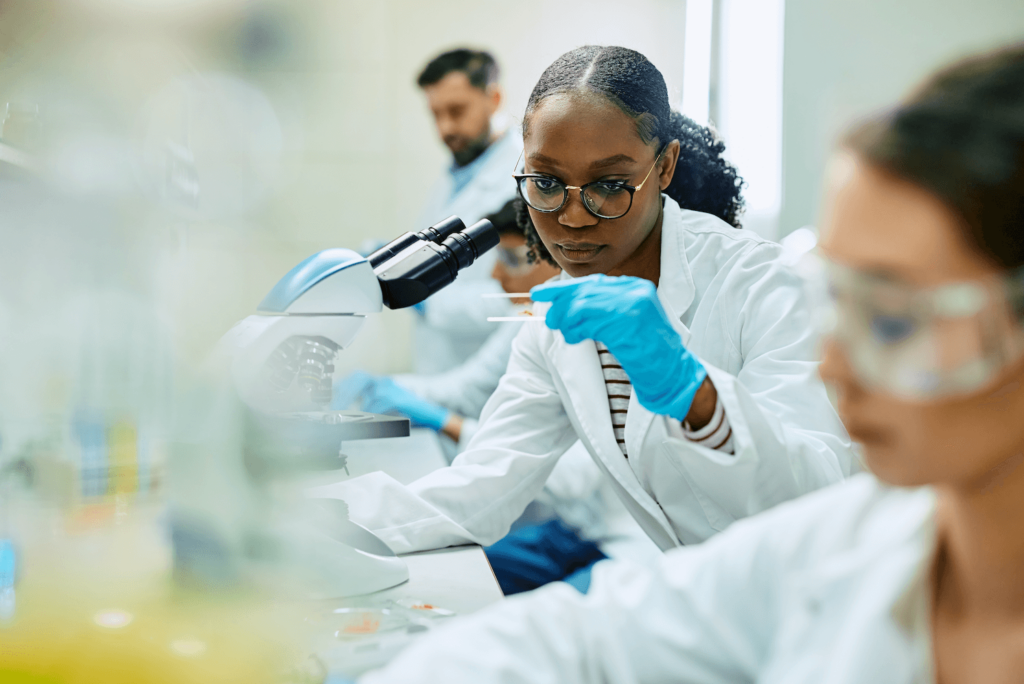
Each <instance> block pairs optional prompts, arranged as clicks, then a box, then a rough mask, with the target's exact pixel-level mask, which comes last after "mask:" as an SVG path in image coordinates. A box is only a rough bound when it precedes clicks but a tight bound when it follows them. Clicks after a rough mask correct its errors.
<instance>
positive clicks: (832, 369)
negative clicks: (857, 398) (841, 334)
mask: <svg viewBox="0 0 1024 684" xmlns="http://www.w3.org/2000/svg"><path fill="white" fill-rule="evenodd" d="M818 374H819V375H820V376H821V379H822V381H823V382H825V383H826V384H829V385H832V386H833V387H835V388H836V390H837V391H841V390H843V389H845V388H847V387H850V386H851V385H854V384H855V383H856V377H855V376H854V374H853V369H852V368H851V367H850V360H849V359H848V358H847V357H846V352H845V350H844V349H843V348H842V346H841V345H840V344H839V343H838V342H837V341H836V339H835V338H834V337H832V336H831V335H830V336H828V337H826V338H824V340H822V344H821V363H820V364H819V365H818Z"/></svg>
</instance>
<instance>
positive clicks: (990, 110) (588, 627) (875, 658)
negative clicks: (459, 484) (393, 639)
mask: <svg viewBox="0 0 1024 684" xmlns="http://www.w3.org/2000/svg"><path fill="white" fill-rule="evenodd" d="M822 228H823V230H822V233H823V240H822V245H821V251H822V253H823V254H824V255H825V257H826V258H827V260H828V261H829V262H830V265H828V266H827V267H826V268H825V282H826V283H827V288H828V289H827V290H826V291H825V292H824V298H825V299H827V301H829V302H830V304H829V305H828V306H826V307H824V308H825V309H827V310H830V311H831V314H832V315H833V317H832V325H831V333H830V337H829V338H828V339H826V341H825V344H824V358H823V361H822V365H821V373H822V375H823V377H824V378H825V379H826V381H827V382H829V383H831V384H832V385H833V386H834V387H835V390H836V395H837V398H838V405H839V412H840V415H841V417H842V419H843V421H844V423H845V424H846V426H847V427H848V429H849V431H850V434H851V435H852V436H853V437H854V438H855V439H856V440H857V441H858V442H860V444H861V445H862V446H863V456H864V460H865V462H866V464H867V466H868V467H869V468H870V470H871V472H870V473H863V474H860V475H856V476H854V477H853V478H850V480H848V481H847V482H845V483H842V484H839V485H836V486H834V487H830V488H827V489H824V490H822V491H820V492H816V493H813V494H809V495H807V496H805V497H802V498H800V499H798V500H796V501H792V502H789V503H787V504H784V505H781V506H778V507H776V508H774V509H773V510H771V511H768V512H766V513H762V514H760V515H757V516H753V517H751V518H747V519H745V520H741V521H738V522H736V523H735V524H734V525H732V526H731V527H730V528H729V529H728V530H726V531H725V532H723V533H722V534H720V535H718V536H716V537H714V538H712V539H710V540H709V541H707V542H705V543H704V544H701V545H698V546H693V547H688V548H685V549H679V550H676V551H672V552H670V553H667V554H665V556H664V557H663V559H662V560H661V562H660V563H658V564H657V565H656V566H655V567H639V566H636V565H631V564H629V563H624V562H619V561H611V562H605V563H600V564H598V566H597V567H596V569H595V571H594V579H593V584H592V586H591V590H590V593H589V595H587V596H585V597H584V596H580V595H579V594H578V593H577V592H574V591H572V590H571V589H567V588H566V587H562V586H558V585H554V586H552V587H548V588H544V589H541V590H539V591H537V592H534V593H533V594H531V595H529V596H528V597H525V598H522V599H517V600H510V601H506V602H505V603H503V604H501V605H499V606H496V607H494V608H492V609H488V610H485V611H482V612H480V613H477V614H475V615H473V616H470V617H468V618H466V619H464V620H461V621H460V622H458V623H456V624H454V625H452V627H451V628H450V629H447V630H445V632H444V636H443V638H432V637H427V638H424V639H423V640H422V641H420V642H418V643H416V644H414V645H413V646H412V647H410V648H409V649H408V650H407V651H405V652H404V653H402V654H401V655H400V656H399V657H398V659H397V660H396V661H394V662H393V663H392V664H391V665H390V666H389V667H388V668H387V669H385V670H383V671H381V672H375V673H371V674H369V675H367V676H366V677H365V679H364V680H361V681H365V682H367V683H371V684H379V683H383V682H393V681H394V682H399V681H400V682H405V683H411V684H415V683H416V682H428V681H437V680H438V679H439V678H442V677H443V679H444V681H446V682H453V683H458V682H490V681H502V682H528V681H529V682H537V681H557V682H562V683H564V684H572V683H574V682H607V681H615V682H664V681H686V682H702V683H703V684H725V683H727V682H728V683H729V684H734V683H736V682H787V684H805V683H806V684H811V683H814V684H818V683H820V682H836V683H838V682H842V683H843V684H888V683H893V684H895V683H897V682H898V683H901V684H906V683H910V682H942V683H943V684H956V683H958V682H986V684H988V683H995V684H999V683H1010V682H1019V681H1021V673H1022V672H1024V648H1022V647H1021V644H1022V643H1024V581H1022V578H1024V356H1022V344H1021V340H1022V338H1024V321H1022V311H1021V297H1020V280H1021V268H1022V267H1024V45H1018V46H1014V47H1011V48H1008V49H1004V50H1002V51H999V52H996V53H991V54H987V55H982V56H979V57H976V58H973V59H971V60H968V61H966V62H964V63H961V64H957V65H954V66H952V67H950V68H948V69H946V70H944V71H942V72H940V73H939V74H937V75H936V76H934V77H933V78H932V79H930V80H929V81H928V82H927V83H925V84H924V85H923V86H922V87H920V88H919V89H918V90H917V91H916V92H915V93H914V95H913V96H912V97H911V98H910V99H909V100H908V101H906V102H904V103H902V104H901V105H900V106H899V107H897V108H896V109H894V110H893V111H890V112H887V113H886V114H884V115H882V116H880V117H879V118H877V119H875V120H873V121H871V122H869V123H868V124H866V125H864V126H862V127H861V128H859V129H858V130H856V131H855V132H854V133H853V134H852V135H851V136H849V137H848V138H847V140H846V144H845V145H844V151H843V152H842V153H841V154H840V155H839V156H838V157H837V159H836V160H835V163H834V164H833V166H832V168H831V170H830V175H829V192H828V201H827V203H826V210H825V212H824V220H823V226H822Z"/></svg>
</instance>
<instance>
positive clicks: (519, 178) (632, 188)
mask: <svg viewBox="0 0 1024 684" xmlns="http://www.w3.org/2000/svg"><path fill="white" fill-rule="evenodd" d="M666 149H668V145H665V146H664V147H662V148H661V152H658V156H657V157H655V158H654V164H652V165H651V168H650V170H648V171H647V175H646V176H644V179H643V180H642V181H640V184H639V185H629V184H628V183H619V182H618V181H603V180H596V181H591V182H589V183H584V184H583V185H568V184H566V183H565V182H563V181H562V180H560V179H558V178H554V177H553V176H546V175H544V174H542V173H513V174H512V177H513V178H515V179H516V192H518V193H519V196H520V197H522V198H523V202H526V206H528V207H530V208H531V209H533V210H534V211H539V212H540V213H542V214H554V213H555V212H559V211H561V210H562V209H563V208H565V205H566V203H568V201H569V191H570V190H579V191H580V202H581V203H582V204H583V207H584V209H586V210H587V212H589V213H590V215H591V216H595V217H597V218H599V219H605V220H606V221H614V220H615V219H620V218H622V217H623V216H625V215H626V214H628V213H629V210H630V209H632V208H633V198H634V197H635V196H636V193H637V192H639V191H640V190H641V189H643V187H644V183H646V182H647V179H648V178H650V177H651V174H652V173H653V172H654V168H655V167H656V166H657V165H658V162H659V161H661V156H662V155H663V154H665V150H666ZM524 154H526V150H525V149H524V150H523V151H522V152H520V153H519V158H518V159H516V165H515V167H514V168H515V169H518V168H519V162H520V161H521V160H522V158H523V155H524ZM527 178H543V179H545V180H550V181H554V182H555V183H559V184H560V185H561V186H562V203H561V204H559V205H558V206H557V207H556V208H554V209H538V208H537V207H535V206H533V205H532V204H530V201H529V200H527V199H526V196H525V195H524V194H523V185H522V183H523V180H525V179H527ZM598 183H616V184H617V185H618V186H619V187H620V188H622V189H623V190H627V191H628V192H629V206H628V207H626V211H624V212H622V213H621V214H619V215H618V216H602V215H601V214H598V213H597V212H596V211H594V210H593V209H591V208H590V205H589V204H587V202H586V200H585V199H583V191H584V190H586V189H587V188H589V187H590V186H591V185H597V184H598Z"/></svg>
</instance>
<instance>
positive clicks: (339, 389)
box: [332, 201, 657, 595]
mask: <svg viewBox="0 0 1024 684" xmlns="http://www.w3.org/2000/svg"><path fill="white" fill-rule="evenodd" d="M486 218H488V219H489V220H490V221H491V222H492V223H493V224H494V226H495V228H497V230H498V233H499V235H500V240H501V242H500V244H499V246H498V248H497V249H496V250H495V252H496V253H497V256H498V258H497V260H496V262H495V264H494V270H493V271H492V277H493V278H494V279H495V280H496V281H498V282H499V283H500V284H501V287H502V290H504V291H505V292H506V293H517V292H522V293H525V292H529V290H530V288H532V287H534V286H535V285H540V284H541V283H544V282H546V281H548V280H551V279H552V278H555V277H557V276H558V275H559V274H560V273H561V270H560V269H559V268H557V267H556V266H554V265H552V264H550V263H549V262H547V261H541V260H535V261H533V262H531V261H530V258H529V254H530V251H531V249H530V247H529V246H528V245H527V244H526V236H525V234H524V232H523V229H522V227H521V226H520V225H519V224H518V223H517V221H516V212H515V208H514V206H513V202H512V201H509V202H508V203H506V205H505V206H504V207H503V208H502V210H501V211H499V212H498V213H497V214H491V215H489V216H487V217H486ZM513 302H516V303H517V304H518V305H519V310H520V312H522V313H524V314H525V312H528V311H529V309H528V308H527V307H526V306H525V305H526V304H528V303H529V297H528V296H527V297H526V298H525V299H523V300H513ZM492 325H494V326H495V327H496V330H495V332H494V333H493V334H492V335H491V336H490V337H489V338H488V339H487V342H486V343H485V344H484V346H483V347H481V348H480V349H479V351H477V352H476V353H475V354H474V355H473V356H471V357H470V358H469V359H467V360H466V361H465V363H463V364H462V365H460V366H458V367H456V368H453V369H451V370H449V371H446V372H444V373H433V374H425V375H415V374H406V375H397V376H393V377H388V376H374V375H371V374H369V373H365V372H362V371H357V372H355V373H352V374H351V375H349V376H347V377H345V378H343V379H341V380H339V381H338V382H337V383H336V384H335V388H334V396H333V399H332V407H333V408H335V409H346V408H348V407H349V406H351V405H352V404H353V402H358V408H359V409H360V410H363V411H369V412H371V413H386V414H397V415H401V416H405V417H407V418H409V419H410V420H411V421H412V424H413V426H415V427H427V428H430V429H432V430H434V431H435V432H438V433H440V434H442V435H444V436H445V437H448V438H449V439H450V440H452V442H453V443H454V444H456V445H458V450H459V451H461V450H462V449H464V448H465V447H466V445H468V444H469V441H470V439H471V438H472V436H473V435H474V434H475V433H476V429H477V425H478V420H479V418H480V414H481V413H482V411H483V408H484V404H486V403H487V400H488V399H489V398H490V396H491V394H493V393H494V390H495V389H496V388H497V387H498V381H499V380H501V376H502V375H504V373H505V368H506V367H507V366H508V360H509V357H510V356H511V354H512V341H513V339H514V338H515V336H516V335H517V334H518V333H519V331H520V329H521V326H522V324H519V323H514V322H505V323H494V324H492ZM602 484H603V478H602V475H601V471H600V470H598V469H597V466H596V465H595V464H594V462H593V460H592V459H591V458H590V456H589V455H588V454H587V452H586V450H585V449H584V448H583V446H582V445H581V444H580V443H579V442H577V443H576V444H575V445H574V446H573V447H572V448H571V449H569V451H568V452H567V453H566V454H565V456H563V457H562V459H561V460H559V462H558V465H557V466H555V469H554V470H553V471H552V473H551V475H550V476H549V477H548V480H547V482H546V484H545V487H544V491H543V492H542V493H541V495H540V496H539V497H538V498H537V499H536V500H535V501H534V502H533V503H532V504H531V505H530V506H529V507H528V508H527V510H526V512H525V513H524V514H523V515H522V516H520V518H519V521H518V524H516V525H514V526H513V529H512V532H510V533H509V534H508V535H506V536H505V537H504V538H503V539H502V540H500V541H498V542H497V543H495V544H493V545H491V546H489V547H487V548H486V549H485V550H486V552H487V557H488V560H489V561H490V564H491V567H492V569H493V570H494V574H495V577H496V578H497V579H498V583H499V585H500V586H501V589H502V592H504V593H505V595H509V594H515V593H520V592H522V591H528V590H531V589H535V588H537V587H539V586H542V585H544V584H547V583H548V582H553V581H556V580H563V579H564V581H566V582H568V583H569V584H571V585H572V586H574V587H576V588H577V589H578V590H580V591H582V592H584V593H585V592H586V590H587V588H588V586H589V584H590V572H591V569H592V568H593V565H594V563H596V562H597V561H599V560H603V559H605V558H607V557H608V556H609V555H610V556H618V555H620V554H627V555H629V556H630V557H632V558H634V559H638V557H639V558H643V557H644V556H643V555H642V554H643V552H644V551H648V552H649V554H651V555H653V554H656V553H657V548H655V547H654V546H653V544H650V543H649V542H647V539H646V535H644V533H643V531H642V530H640V529H639V527H637V526H636V525H635V523H633V520H632V518H631V517H630V516H629V514H628V513H627V512H626V511H625V509H624V508H623V507H622V506H621V505H618V500H617V498H616V497H615V494H614V493H613V492H611V491H608V488H607V487H603V486H602ZM606 552H607V555H606Z"/></svg>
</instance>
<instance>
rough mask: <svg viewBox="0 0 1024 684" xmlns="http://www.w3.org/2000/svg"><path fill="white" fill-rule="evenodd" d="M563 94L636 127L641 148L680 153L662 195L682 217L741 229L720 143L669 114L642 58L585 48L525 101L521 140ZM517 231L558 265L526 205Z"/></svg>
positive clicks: (737, 197)
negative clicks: (610, 107)
mask: <svg viewBox="0 0 1024 684" xmlns="http://www.w3.org/2000/svg"><path fill="white" fill-rule="evenodd" d="M568 92H590V93H596V94H599V95H602V96H604V97H605V98H607V99H608V100H609V101H610V102H612V103H613V104H615V105H616V106H617V107H619V109H621V110H622V111H623V112H625V113H626V114H627V115H629V116H631V117H633V118H634V119H635V120H636V128H637V133H639V135H640V138H641V139H642V140H643V141H644V142H645V143H648V144H649V143H652V142H654V141H657V143H658V153H660V152H661V150H663V149H664V148H665V146H666V145H668V144H669V143H670V142H672V141H673V140H678V141H679V145H680V150H679V161H678V162H677V164H676V171H675V175H674V176H673V177H672V182H671V183H670V184H669V186H668V188H667V189H666V190H665V194H666V195H668V196H669V197H671V198H672V199H674V200H675V201H676V202H678V203H679V206H681V207H682V208H683V209H692V210H693V211H702V212H705V213H708V214H712V215H714V216H717V217H718V218H720V219H722V220H723V221H725V222H726V223H728V224H730V225H732V226H735V227H736V228H739V227H740V221H739V216H740V214H741V213H742V212H743V197H742V195H741V190H742V188H743V179H742V178H740V176H739V175H738V174H737V173H736V168H735V167H734V166H733V165H732V164H730V163H729V162H727V161H726V160H725V159H723V158H722V154H723V153H724V152H725V143H723V142H722V141H721V140H720V139H719V138H718V136H717V135H716V134H715V132H714V131H713V130H712V129H710V128H708V127H706V126H701V125H699V124H697V123H695V122H694V121H693V120H691V119H688V118H687V117H685V116H683V115H682V114H680V113H679V112H674V111H672V108H671V106H670V105H669V100H668V88H667V87H666V86H665V78H664V77H663V76H662V75H661V72H660V71H658V69H657V67H655V66H654V65H653V64H651V62H650V61H649V60H648V59H647V58H646V57H644V56H643V55H642V54H640V53H639V52H636V51H635V50H629V49H627V48H623V47H601V46H597V45H586V46H584V47H580V48H576V49H575V50H572V51H570V52H567V53H565V54H564V55H562V56H561V57H559V58H558V59H556V60H555V61H554V62H553V63H552V64H551V66H549V67H548V68H547V69H545V70H544V73H543V74H541V77H540V80H539V81H537V85H536V86H534V88H533V92H532V93H531V94H530V100H529V101H528V102H527V104H526V114H525V116H524V117H523V136H524V137H525V135H526V132H527V127H528V125H529V120H530V115H531V114H532V113H533V111H534V110H535V109H536V108H537V105H538V104H540V102H541V101H542V100H544V99H545V98H547V97H550V96H552V95H557V94H559V93H568ZM516 210H517V214H518V217H519V222H520V225H522V227H523V232H524V233H525V235H526V242H527V244H528V245H530V247H531V248H532V252H533V253H535V254H536V255H538V256H540V257H541V258H544V259H546V260H547V261H549V262H551V263H552V264H553V263H555V262H554V259H552V257H551V255H550V254H549V253H548V251H547V249H545V247H544V245H543V244H542V243H541V241H540V237H539V236H538V235H537V230H536V228H534V226H533V222H532V221H531V220H530V214H529V212H528V210H527V208H526V203H525V202H523V201H522V199H520V200H519V201H518V202H517V203H516Z"/></svg>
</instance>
